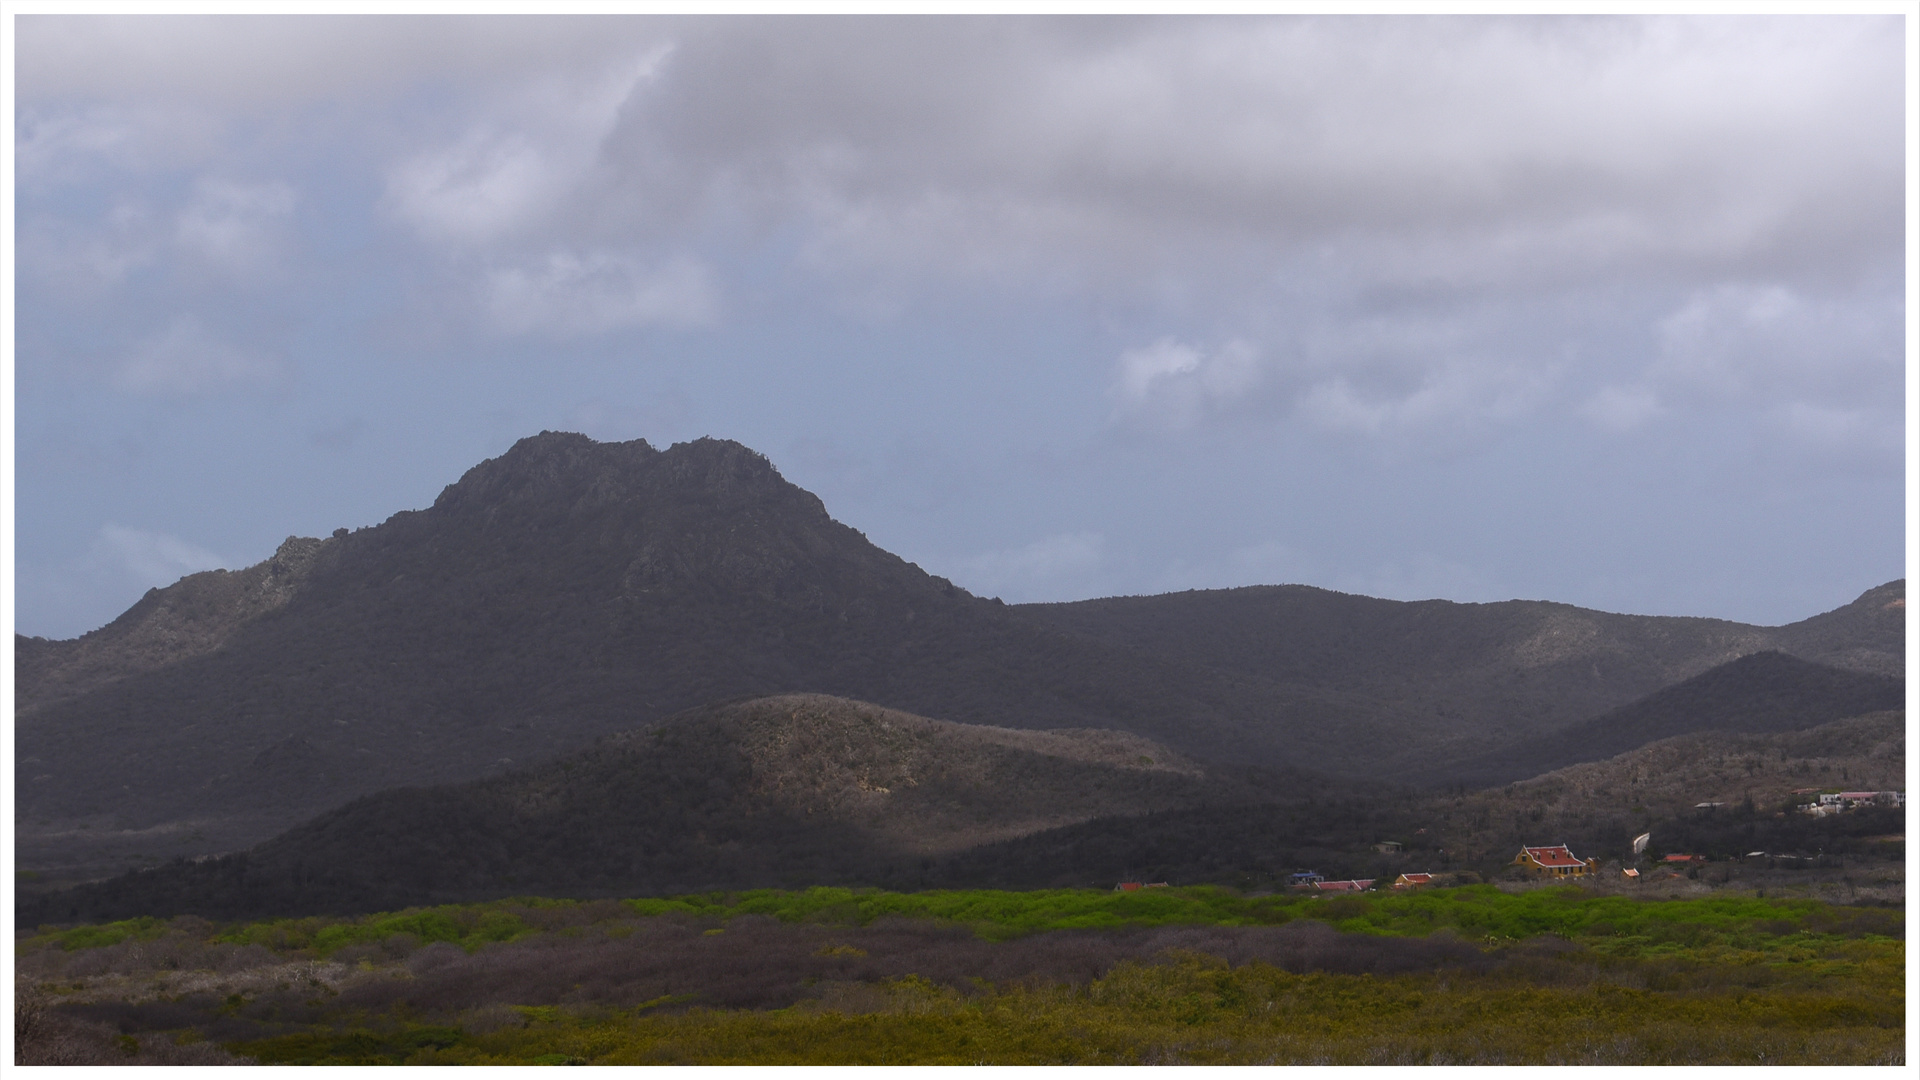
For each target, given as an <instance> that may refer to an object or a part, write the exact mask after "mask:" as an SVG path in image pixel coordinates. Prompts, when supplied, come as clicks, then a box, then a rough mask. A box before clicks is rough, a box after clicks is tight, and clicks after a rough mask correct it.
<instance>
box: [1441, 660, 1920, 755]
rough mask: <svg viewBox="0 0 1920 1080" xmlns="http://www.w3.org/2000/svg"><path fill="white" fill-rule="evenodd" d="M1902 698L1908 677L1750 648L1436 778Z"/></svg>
mask: <svg viewBox="0 0 1920 1080" xmlns="http://www.w3.org/2000/svg"><path fill="white" fill-rule="evenodd" d="M1905 700H1906V690H1905V683H1904V682H1903V681H1902V680H1900V679H1895V678H1890V677H1888V676H1885V675H1871V674H1866V673H1863V672H1858V671H1846V670H1843V669H1840V668H1834V667H1828V666H1826V665H1824V664H1816V663H1812V662H1810V661H1806V660H1801V659H1798V658H1796V657H1792V656H1788V655H1786V654H1785V653H1780V652H1773V651H1768V652H1760V653H1753V654H1751V655H1748V656H1743V657H1741V658H1740V659H1738V660H1733V661H1729V662H1728V663H1725V664H1722V665H1720V666H1719V667H1716V668H1713V669H1712V670H1709V671H1705V672H1702V673H1701V674H1699V675H1696V676H1694V677H1693V678H1691V679H1687V680H1686V681H1684V682H1681V683H1678V684H1676V685H1674V686H1670V687H1667V688H1665V689H1662V690H1658V691H1655V692H1654V693H1652V694H1649V695H1647V696H1646V697H1644V698H1641V699H1640V700H1639V701H1636V702H1633V703H1632V704H1630V705H1624V706H1622V707H1620V708H1618V709H1613V710H1610V711H1608V712H1606V713H1603V714H1601V715H1600V716H1596V717H1594V718H1592V719H1590V720H1584V721H1581V722H1580V723H1578V724H1574V725H1573V726H1571V727H1568V728H1564V729H1562V730H1560V731H1557V732H1554V733H1553V734H1551V735H1547V736H1544V737H1541V738H1536V739H1531V740H1528V741H1525V742H1522V743H1519V744H1518V745H1515V746H1512V747H1509V748H1506V749H1504V750H1500V751H1497V752H1495V753H1493V754H1489V755H1486V756H1484V757H1480V758H1476V759H1473V760H1470V761H1465V762H1456V763H1451V764H1449V765H1447V766H1446V767H1445V768H1444V769H1436V770H1435V771H1434V773H1433V775H1432V778H1433V779H1439V778H1442V777H1444V778H1448V779H1450V780H1451V781H1452V782H1454V783H1463V784H1469V785H1473V786H1481V785H1488V784H1500V783H1506V782H1509V781H1513V780H1522V779H1525V778H1527V777H1530V776H1537V775H1539V774H1541V773H1544V772H1547V771H1549V770H1552V769H1557V768H1560V767H1562V766H1565V765H1571V764H1575V763H1577V762H1582V761H1599V760H1601V759H1604V758H1610V757H1613V756H1614V755H1616V754H1621V753H1625V752H1626V751H1628V750H1631V749H1633V748H1634V747H1637V746H1644V745H1646V744H1648V743H1651V742H1656V741H1659V740H1661V739H1668V738H1672V737H1674V736H1676V735H1686V734H1691V733H1693V732H1699V731H1738V732H1746V733H1752V734H1764V733H1772V732H1783V731H1797V730H1800V729H1802V728H1810V727H1815V726H1818V725H1820V724H1825V723H1828V722H1830V721H1834V720H1839V719H1842V718H1844V717H1849V716H1858V715H1861V714H1863V713H1869V712H1879V711H1883V710H1896V709H1899V708H1901V707H1902V705H1903V704H1904V703H1905Z"/></svg>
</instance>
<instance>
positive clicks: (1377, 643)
mask: <svg viewBox="0 0 1920 1080" xmlns="http://www.w3.org/2000/svg"><path fill="white" fill-rule="evenodd" d="M1904 593H1905V583H1904V582H1898V581H1896V582H1891V583H1889V584H1887V585H1882V586H1880V587H1878V588H1875V589H1872V590H1869V591H1868V592H1867V593H1865V594H1864V595H1862V596H1861V597H1860V598H1859V599H1857V600H1855V601H1854V602H1853V603H1851V604H1849V605H1847V606H1845V607H1843V608H1839V609H1836V610H1835V611H1831V612H1827V613H1825V614H1823V615H1817V616H1814V617H1813V618H1811V619H1807V620H1804V621H1802V622H1798V623H1793V624H1791V625H1788V626H1783V627H1763V626H1749V625H1746V624H1743V623H1735V622H1728V621H1725V620H1721V619H1702V618H1678V617H1655V616H1640V615H1616V614H1611V613H1608V612H1602V611H1590V610H1586V609H1583V608H1577V607H1573V606H1571V605H1567V604H1555V603H1548V602H1543V601H1530V600H1509V601H1504V602H1501V603H1491V604H1459V603H1453V602H1451V601H1446V600H1426V601H1416V602H1401V601H1394V600H1378V599H1373V598H1371V597H1363V596H1350V595H1346V594H1343V593H1336V592H1331V591H1328V590H1325V589H1316V588H1312V587H1309V586H1305V585H1272V586H1252V587H1247V588H1239V589H1220V590H1196V591H1190V592H1183V593H1169V594H1165V595H1161V596H1127V597H1109V598H1105V599H1099V600H1084V601H1079V602H1076V603H1065V604H1034V605H1025V606H1023V607H1022V608H1021V609H1020V611H1021V612H1022V613H1023V614H1027V615H1030V616H1031V617H1033V618H1034V619H1035V620H1036V621H1037V622H1040V623H1041V624H1043V625H1047V626H1050V627H1053V628H1055V629H1059V630H1064V631H1068V632H1072V633H1077V634H1082V635H1085V636H1087V637H1090V638H1095V639H1097V640H1101V641H1106V642H1110V643H1113V644H1118V645H1124V646H1128V647H1131V648H1136V649H1140V650H1142V651H1144V652H1147V653H1150V654H1153V655H1157V656H1166V657H1170V658H1175V659H1178V660H1181V661H1184V662H1187V663H1191V664H1195V665H1200V666H1205V667H1209V668H1212V669H1215V670H1220V671H1225V672H1231V673H1233V674H1235V675H1237V676H1240V677H1243V678H1249V679H1257V680H1261V681H1263V682H1269V683H1277V684H1283V685H1311V686H1315V687H1319V688H1322V689H1326V690H1331V691H1339V692H1345V693H1352V694H1356V695H1363V696H1365V697H1366V698H1368V699H1370V700H1373V701H1375V702H1378V703H1380V705H1381V706H1382V707H1385V708H1389V709H1394V710H1397V711H1400V712H1402V713H1404V714H1406V715H1409V716H1417V717H1420V718H1422V719H1423V720H1427V721H1428V722H1429V723H1430V726H1431V728H1432V731H1431V737H1430V738H1429V739H1423V740H1421V741H1420V745H1418V746H1417V747H1410V748H1409V749H1410V750H1411V751H1412V752H1411V753H1410V754H1409V755H1408V756H1407V757H1406V758H1404V759H1403V762H1404V764H1405V765H1410V766H1412V767H1413V771H1416V772H1419V771H1424V765H1426V764H1432V763H1434V762H1435V760H1436V759H1438V760H1442V761H1444V760H1448V759H1454V758H1460V757H1467V756H1470V755H1473V754H1475V753H1476V752H1479V751H1484V750H1485V749H1488V748H1490V747H1491V746H1494V745H1498V744H1501V743H1506V742H1511V741H1513V740H1515V739H1524V738H1527V737H1529V736H1534V735H1538V734H1540V733H1542V732H1546V731H1552V730H1554V729H1556V728H1559V727H1563V726H1566V725H1570V724H1573V723H1575V722H1577V721H1580V720H1584V719H1587V718H1589V717H1593V716H1596V715H1598V714H1600V713H1602V712H1605V711H1607V710H1609V709H1613V708H1617V707H1619V706H1622V705H1625V704H1627V703H1628V702H1631V701H1633V700H1635V699H1637V698H1640V697H1643V696H1645V695H1647V694H1650V693H1653V692H1654V691H1656V690H1658V689H1660V688H1662V687H1665V686H1671V685H1673V684H1675V683H1677V682H1680V681H1682V680H1685V679H1688V678H1691V677H1693V676H1696V675H1699V674H1701V673H1703V672H1705V671H1707V670H1708V669H1710V668H1713V667H1715V666H1717V665H1720V664H1724V663H1726V662H1728V661H1730V660H1733V659H1736V658H1738V657H1741V656H1745V655H1748V654H1751V653H1756V652H1762V651H1766V650H1780V651H1784V652H1788V653H1792V654H1795V655H1797V656H1801V657H1802V658H1805V659H1811V660H1815V661H1817V662H1820V663H1823V664H1828V665H1831V666H1835V667H1842V668H1848V669H1852V670H1857V671H1863V672H1869V673H1873V674H1880V675H1892V676H1896V677H1897V676H1899V675H1901V674H1902V673H1903V672H1904V670H1905V668H1904V665H1905V644H1904V642H1905V630H1904V622H1903V614H1902V611H1901V609H1900V607H1898V606H1890V605H1892V604H1893V603H1894V602H1895V601H1896V600H1898V599H1899V598H1901V597H1903V596H1904ZM1476 743H1477V744H1478V745H1477V746H1476V745H1475V744H1476ZM1394 764H1395V765H1401V764H1402V762H1395V763H1394ZM1392 771H1395V772H1399V771H1401V770H1400V769H1399V768H1394V769H1393V770H1392Z"/></svg>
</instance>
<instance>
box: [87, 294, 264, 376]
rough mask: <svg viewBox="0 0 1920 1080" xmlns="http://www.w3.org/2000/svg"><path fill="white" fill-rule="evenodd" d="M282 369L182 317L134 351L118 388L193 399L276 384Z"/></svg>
mask: <svg viewBox="0 0 1920 1080" xmlns="http://www.w3.org/2000/svg"><path fill="white" fill-rule="evenodd" d="M280 372H281V365H280V364H279V363H278V362H277V361H275V360H273V359H271V358H269V357H265V356H262V355H260V354H258V353H253V352H249V351H247V350H244V349H240V348H237V347H235V346H233V345H230V344H228V343H226V342H224V341H221V340H219V339H218V338H216V337H214V336H213V335H212V334H210V333H209V332H208V331H207V329H206V327H205V326H203V325H202V324H201V322H200V319H199V318H198V317H197V316H194V315H191V314H188V315H181V316H179V317H177V318H175V319H174V320H173V322H172V323H170V324H169V325H168V326H167V328H166V329H165V330H163V331H161V332H160V333H159V334H156V335H155V336H153V337H151V338H149V339H147V341H146V342H145V343H143V344H142V345H140V346H139V347H138V348H136V349H135V350H134V351H133V354H132V355H131V356H129V357H128V358H127V359H126V360H125V361H124V362H123V363H121V365H120V367H119V369H118V370H117V371H116V372H115V373H114V384H115V385H116V386H118V387H119V388H120V389H122V390H125V391H129V392H131V393H136V394H192V393H199V392H203V391H209V390H215V389H218V388H220V387H223V386H227V385H230V384H235V383H258V382H264V381H268V380H271V379H274V378H276V377H277V376H278V375H279V374H280Z"/></svg>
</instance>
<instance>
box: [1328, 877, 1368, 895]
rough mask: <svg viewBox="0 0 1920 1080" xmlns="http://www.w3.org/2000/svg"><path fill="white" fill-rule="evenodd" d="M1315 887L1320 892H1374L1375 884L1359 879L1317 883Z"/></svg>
mask: <svg viewBox="0 0 1920 1080" xmlns="http://www.w3.org/2000/svg"><path fill="white" fill-rule="evenodd" d="M1313 887H1314V888H1315V889H1316V890H1318V891H1320V892H1372V891H1373V882H1371V881H1368V880H1364V879H1359V878H1356V879H1354V880H1352V881H1316V882H1314V883H1313Z"/></svg>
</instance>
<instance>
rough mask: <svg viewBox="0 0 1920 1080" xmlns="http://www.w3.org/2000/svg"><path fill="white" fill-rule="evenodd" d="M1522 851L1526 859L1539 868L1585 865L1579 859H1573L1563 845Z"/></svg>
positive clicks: (1571, 853) (1571, 854)
mask: <svg viewBox="0 0 1920 1080" xmlns="http://www.w3.org/2000/svg"><path fill="white" fill-rule="evenodd" d="M1524 850H1525V852H1526V856H1527V858H1529V859H1532V860H1533V861H1534V862H1536V863H1539V864H1540V865H1541V866H1546V867H1555V866H1585V865H1587V864H1586V863H1585V862H1583V861H1581V860H1580V859H1576V858H1574V857H1573V852H1571V851H1568V850H1567V845H1565V844H1556V845H1554V846H1553V847H1530V848H1526V849H1524Z"/></svg>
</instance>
